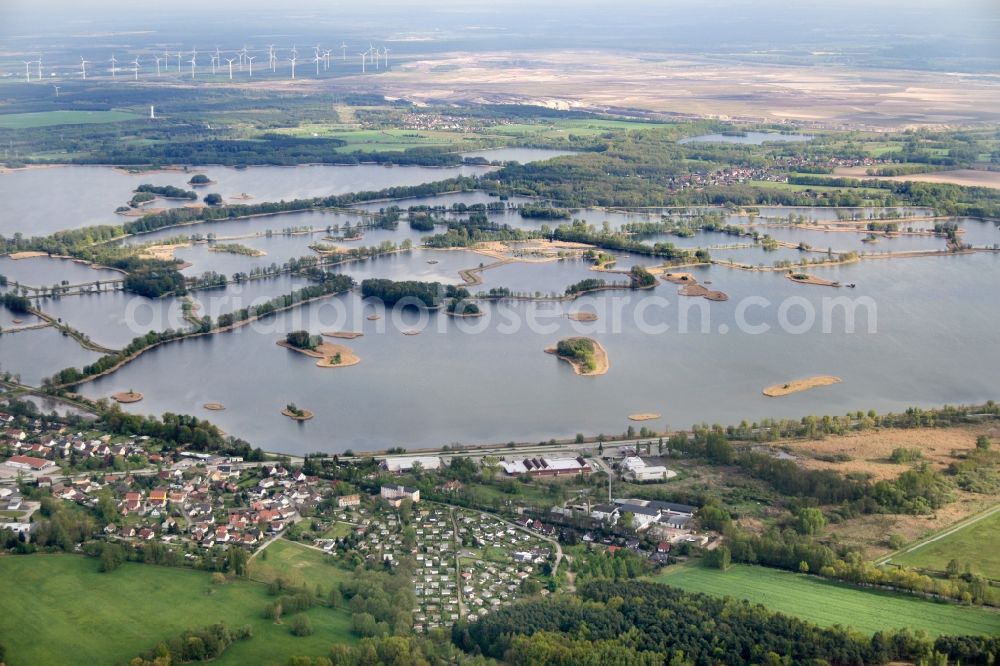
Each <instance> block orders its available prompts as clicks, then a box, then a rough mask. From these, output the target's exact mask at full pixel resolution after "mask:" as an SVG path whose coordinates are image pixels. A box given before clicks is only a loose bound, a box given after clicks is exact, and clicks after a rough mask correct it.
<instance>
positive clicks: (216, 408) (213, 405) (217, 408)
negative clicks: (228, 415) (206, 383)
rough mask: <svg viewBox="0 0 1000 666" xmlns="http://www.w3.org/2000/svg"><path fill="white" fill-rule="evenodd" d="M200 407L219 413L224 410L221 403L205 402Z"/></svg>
mask: <svg viewBox="0 0 1000 666" xmlns="http://www.w3.org/2000/svg"><path fill="white" fill-rule="evenodd" d="M202 407H204V408H205V409H207V410H209V411H212V412H221V411H222V410H223V409H225V408H226V406H225V405H223V404H222V403H221V402H206V403H205V404H204V405H202Z"/></svg>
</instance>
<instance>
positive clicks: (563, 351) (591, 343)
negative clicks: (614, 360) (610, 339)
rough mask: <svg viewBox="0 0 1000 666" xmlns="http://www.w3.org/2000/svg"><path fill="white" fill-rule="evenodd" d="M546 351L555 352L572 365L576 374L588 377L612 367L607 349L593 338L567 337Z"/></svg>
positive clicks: (547, 352)
mask: <svg viewBox="0 0 1000 666" xmlns="http://www.w3.org/2000/svg"><path fill="white" fill-rule="evenodd" d="M545 353H546V354H555V355H556V356H558V357H559V358H561V359H562V360H564V361H566V362H567V363H569V364H570V365H572V366H573V371H574V372H576V374H578V375H584V376H587V377H594V376H597V375H603V374H605V373H606V372H607V371H608V368H609V367H610V364H609V363H608V352H607V350H605V349H604V347H602V346H601V343H600V342H598V341H597V340H593V339H591V338H565V339H563V340H560V341H559V342H558V343H557V344H556V346H555V347H548V348H547V349H546V350H545Z"/></svg>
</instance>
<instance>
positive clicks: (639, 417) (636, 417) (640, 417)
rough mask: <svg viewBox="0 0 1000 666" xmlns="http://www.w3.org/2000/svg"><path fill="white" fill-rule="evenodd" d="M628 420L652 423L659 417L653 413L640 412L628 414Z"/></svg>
mask: <svg viewBox="0 0 1000 666" xmlns="http://www.w3.org/2000/svg"><path fill="white" fill-rule="evenodd" d="M628 418H629V420H630V421H652V420H653V419H658V418H660V415H659V414H656V413H654V412H640V413H639V414H629V415H628Z"/></svg>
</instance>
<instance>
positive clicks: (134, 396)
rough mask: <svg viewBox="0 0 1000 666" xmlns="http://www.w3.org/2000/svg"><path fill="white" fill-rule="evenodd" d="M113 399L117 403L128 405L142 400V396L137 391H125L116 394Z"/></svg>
mask: <svg viewBox="0 0 1000 666" xmlns="http://www.w3.org/2000/svg"><path fill="white" fill-rule="evenodd" d="M111 397H112V398H113V399H114V400H115V401H117V402H121V403H126V404H127V403H130V402H139V401H140V400H142V394H141V393H139V392H137V391H123V392H121V393H115V394H113V395H112V396H111Z"/></svg>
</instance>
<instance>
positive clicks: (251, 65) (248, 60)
mask: <svg viewBox="0 0 1000 666" xmlns="http://www.w3.org/2000/svg"><path fill="white" fill-rule="evenodd" d="M245 57H246V59H247V64H248V65H249V66H250V78H251V79H252V78H253V59H254V58H256V57H257V56H252V55H248V56H245Z"/></svg>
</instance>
